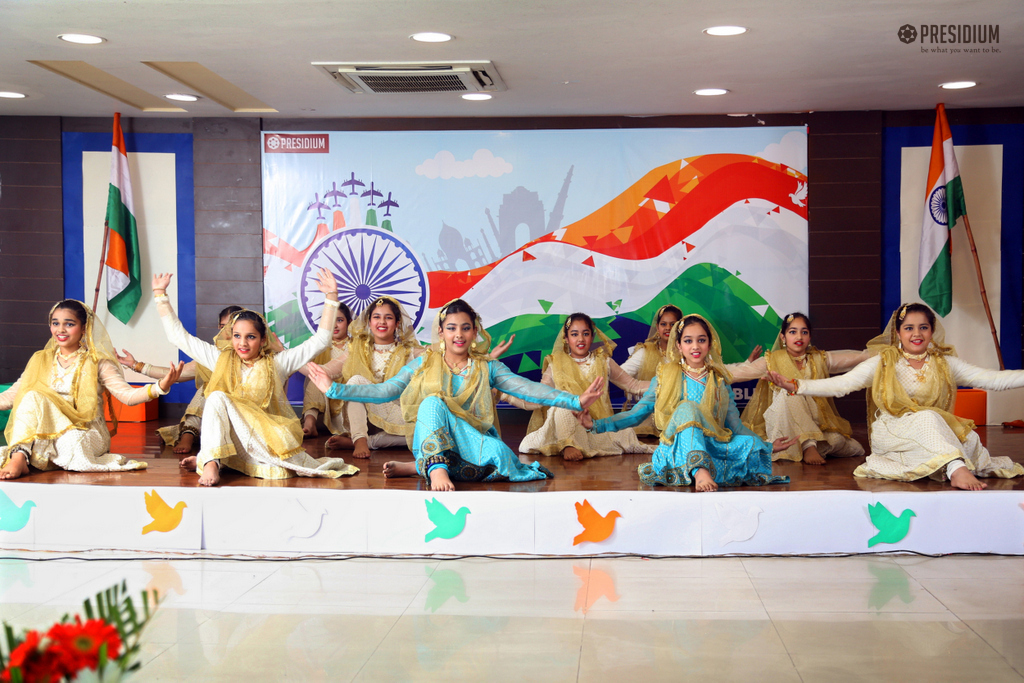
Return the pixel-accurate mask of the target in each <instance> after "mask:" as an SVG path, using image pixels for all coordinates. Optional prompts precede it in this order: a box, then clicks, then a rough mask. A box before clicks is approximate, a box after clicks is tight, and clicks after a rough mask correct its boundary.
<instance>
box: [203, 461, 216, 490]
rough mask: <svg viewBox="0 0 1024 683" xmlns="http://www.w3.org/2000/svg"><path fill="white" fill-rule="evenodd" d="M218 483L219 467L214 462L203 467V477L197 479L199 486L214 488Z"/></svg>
mask: <svg viewBox="0 0 1024 683" xmlns="http://www.w3.org/2000/svg"><path fill="white" fill-rule="evenodd" d="M219 483H220V465H218V464H217V461H216V460H211V461H210V462H208V463H206V464H205V465H203V476H201V477H199V485H200V486H216V485H217V484H219Z"/></svg>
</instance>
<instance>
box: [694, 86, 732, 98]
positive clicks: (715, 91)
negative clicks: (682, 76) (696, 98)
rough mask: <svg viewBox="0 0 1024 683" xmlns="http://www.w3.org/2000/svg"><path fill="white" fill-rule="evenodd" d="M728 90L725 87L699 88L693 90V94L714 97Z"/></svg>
mask: <svg viewBox="0 0 1024 683" xmlns="http://www.w3.org/2000/svg"><path fill="white" fill-rule="evenodd" d="M727 92H729V91H728V90H726V89H725V88H701V89H700V90H694V91H693V94H694V95H700V96H701V97H714V96H715V95H724V94H725V93H727Z"/></svg>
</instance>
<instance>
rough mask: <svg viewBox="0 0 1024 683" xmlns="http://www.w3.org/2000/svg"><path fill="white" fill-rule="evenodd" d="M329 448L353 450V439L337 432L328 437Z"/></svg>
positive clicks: (333, 449)
mask: <svg viewBox="0 0 1024 683" xmlns="http://www.w3.org/2000/svg"><path fill="white" fill-rule="evenodd" d="M327 448H329V449H330V450H332V451H340V450H346V451H347V450H351V448H352V439H350V438H349V437H347V436H341V435H340V434H335V435H334V436H332V437H331V438H329V439H327Z"/></svg>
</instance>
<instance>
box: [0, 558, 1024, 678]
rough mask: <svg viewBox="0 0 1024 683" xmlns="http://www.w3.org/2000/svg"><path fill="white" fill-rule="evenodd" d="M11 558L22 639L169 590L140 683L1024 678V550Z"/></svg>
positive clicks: (8, 616)
mask: <svg viewBox="0 0 1024 683" xmlns="http://www.w3.org/2000/svg"><path fill="white" fill-rule="evenodd" d="M4 557H5V558H7V559H2V560H0V619H3V620H5V621H7V622H9V623H13V624H16V625H17V626H18V627H42V626H47V625H49V624H50V623H52V622H53V621H55V620H56V619H59V618H60V617H61V616H62V615H63V614H65V613H67V612H68V611H72V612H74V611H76V610H77V609H79V608H80V605H81V600H82V599H84V598H85V597H87V596H89V595H92V594H93V593H95V592H96V591H98V590H100V589H103V588H106V587H107V586H109V585H111V584H113V583H115V582H118V581H120V580H122V579H127V580H128V583H129V587H130V589H132V590H133V591H138V590H141V589H143V588H147V587H149V588H156V589H158V590H159V591H161V592H162V594H163V595H165V596H166V597H165V601H164V603H163V604H162V606H161V607H160V610H159V612H158V615H157V617H156V619H155V621H154V623H153V624H152V626H151V628H150V630H149V631H148V633H147V635H146V637H145V647H144V651H143V661H144V666H143V668H142V669H141V670H140V671H139V673H138V675H137V676H136V678H135V679H134V680H140V681H178V680H186V679H187V680H201V681H205V680H224V681H237V680H242V679H244V680H246V682H247V683H256V682H257V681H264V680H266V681H279V680H284V679H286V678H287V679H291V680H294V681H349V680H359V681H363V680H367V681H377V680H384V681H418V680H430V681H438V680H444V681H459V680H472V681H480V680H488V681H492V680H515V681H520V682H521V681H601V680H610V681H621V680H636V681H657V680H672V681H677V680H681V679H683V678H692V679H693V680H700V681H702V682H703V681H717V680H730V681H736V680H743V681H747V680H756V681H776V680H778V681H801V680H802V681H805V682H808V681H830V682H831V681H878V680H904V681H911V680H944V681H958V680H983V681H986V682H990V681H1024V676H1022V675H1021V674H1022V673H1024V558H1022V557H943V558H924V557H913V556H872V557H864V558H858V557H854V558H813V559H804V558H757V559H738V558H718V559H671V560H647V559H643V558H621V559H593V560H591V559H574V560H487V559H464V560H451V561H440V562H439V561H436V560H378V559H355V560H345V561H324V560H316V561H311V560H306V561H287V562H284V561H282V562H274V561H264V560H258V561H243V560H215V559H200V560H166V559H153V560H120V559H119V560H104V561H97V560H93V561H83V560H79V559H58V560H54V559H48V560H46V561H40V560H42V559H43V558H51V557H53V554H52V553H51V554H44V553H37V554H16V553H5V554H4Z"/></svg>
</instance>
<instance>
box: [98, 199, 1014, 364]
mask: <svg viewBox="0 0 1024 683" xmlns="http://www.w3.org/2000/svg"><path fill="white" fill-rule="evenodd" d="M109 238H110V224H109V223H108V222H107V221H106V219H104V221H103V248H102V249H100V272H99V273H97V274H96V291H95V292H94V294H93V297H92V312H93V313H96V306H97V305H98V304H99V302H100V282H101V281H102V280H103V264H104V262H106V260H107V240H108V239H109ZM973 245H974V242H973V241H972V242H971V246H973ZM975 258H977V257H975ZM979 276H980V274H979ZM981 291H982V292H984V291H985V288H984V287H982V288H981ZM982 296H984V294H982ZM985 307H986V308H987V307H988V302H985ZM1000 364H1001V363H1000Z"/></svg>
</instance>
